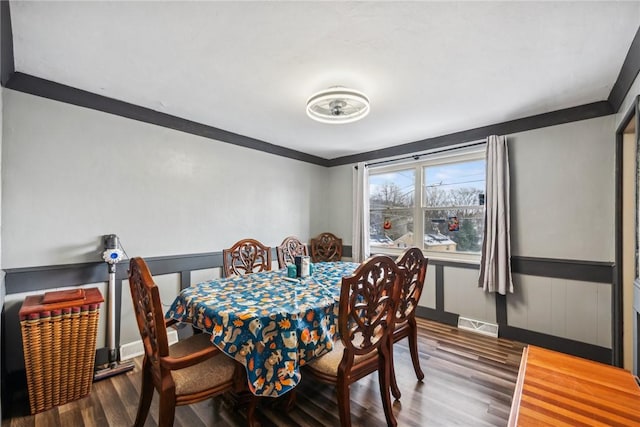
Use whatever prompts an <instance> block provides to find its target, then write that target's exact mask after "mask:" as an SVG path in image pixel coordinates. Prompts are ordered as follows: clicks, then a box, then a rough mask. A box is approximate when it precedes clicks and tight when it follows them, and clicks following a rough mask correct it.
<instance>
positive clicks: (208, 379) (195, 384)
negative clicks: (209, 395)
mask: <svg viewBox="0 0 640 427" xmlns="http://www.w3.org/2000/svg"><path fill="white" fill-rule="evenodd" d="M210 338H211V335H209V334H204V333H202V334H196V335H194V336H192V337H189V338H187V339H184V340H181V341H178V342H177V343H175V344H173V345H172V346H169V354H170V355H171V356H172V357H181V356H187V355H189V354H192V353H194V352H197V351H200V350H202V349H203V348H206V347H210V346H212V345H213V344H212V343H211V341H209V339H210ZM235 364H236V361H235V360H233V359H232V358H230V357H229V356H227V355H226V354H222V353H219V354H217V355H215V356H213V357H212V358H211V359H208V360H206V361H204V362H202V363H198V364H197V365H195V366H191V367H189V368H184V369H178V370H175V371H172V372H171V374H172V376H173V381H174V383H175V385H176V395H184V394H192V393H198V392H201V391H204V390H207V389H209V388H211V387H212V386H216V385H219V384H222V383H225V382H227V381H232V379H233V372H234V370H235Z"/></svg>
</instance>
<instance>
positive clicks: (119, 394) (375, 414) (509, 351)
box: [2, 320, 524, 427]
mask: <svg viewBox="0 0 640 427" xmlns="http://www.w3.org/2000/svg"><path fill="white" fill-rule="evenodd" d="M418 324H419V338H418V339H419V344H418V346H419V350H420V363H421V366H422V370H423V371H424V373H425V379H424V381H423V382H422V383H420V382H418V381H417V380H416V377H415V373H414V371H413V365H412V364H411V357H410V356H409V349H408V346H407V341H406V340H403V341H400V342H398V343H396V345H395V347H394V357H395V362H396V374H397V377H398V385H399V387H400V390H401V391H402V398H401V399H400V401H397V402H395V403H394V413H395V416H396V418H397V420H398V425H399V426H409V427H425V426H447V427H449V426H456V425H458V426H474V427H475V426H506V425H507V420H508V418H509V410H510V407H511V398H512V396H513V391H514V388H515V383H516V378H517V375H518V367H519V364H520V356H521V354H522V349H523V347H524V344H522V343H518V342H513V341H509V340H504V339H496V338H491V337H486V336H483V335H479V334H476V333H471V332H467V331H464V330H458V329H457V328H455V327H452V326H448V325H443V324H440V323H436V322H431V321H426V320H419V323H418ZM139 368H140V359H138V360H136V369H134V370H133V371H131V372H129V373H127V374H121V375H118V376H115V377H112V378H109V379H105V380H102V381H98V382H96V383H94V384H93V388H92V391H91V393H90V394H89V395H88V396H87V397H85V398H83V399H80V400H78V401H75V402H71V403H68V404H66V405H63V406H60V407H57V408H54V409H51V410H49V411H46V412H44V413H41V414H37V415H35V416H31V415H25V414H28V403H27V402H25V404H24V407H21V406H22V405H12V406H11V407H10V408H5V407H3V408H2V412H3V415H5V416H9V417H10V418H8V419H5V420H3V421H2V427H34V426H35V427H66V426H87V427H106V426H109V427H122V426H131V425H133V421H134V419H135V414H136V409H137V404H138V396H139V390H140V374H139V372H140V369H139ZM297 390H298V393H297V404H296V407H295V408H294V409H293V410H292V411H290V412H288V413H287V412H286V411H285V410H284V409H283V406H282V405H280V404H279V403H280V402H278V399H264V400H263V401H262V402H261V403H260V405H259V407H258V411H257V419H258V421H259V422H260V423H261V425H262V426H264V427H270V426H305V427H320V426H337V425H339V420H338V415H337V413H338V411H337V403H336V393H335V389H334V388H333V387H331V386H329V385H325V384H320V383H315V382H313V381H311V380H307V381H304V379H303V381H302V383H301V384H300V385H299V386H298V387H297ZM351 411H352V413H351V420H352V423H353V425H354V426H367V427H376V426H384V425H385V424H386V423H385V420H384V412H383V409H382V402H381V400H380V395H379V389H378V378H377V375H376V374H373V375H369V376H368V377H366V378H364V379H362V380H361V381H359V382H358V383H355V384H353V385H352V386H351ZM157 416H158V399H157V394H156V395H155V397H154V399H153V403H152V406H151V411H150V414H149V417H148V419H147V422H146V424H145V427H146V426H157V421H158V420H157ZM174 425H175V426H176V427H198V426H245V425H246V414H245V412H244V410H243V409H236V408H235V407H234V406H233V405H232V404H231V402H230V400H229V399H228V398H226V397H224V396H222V397H218V398H215V399H210V400H207V401H204V402H201V403H198V404H195V405H191V406H181V407H178V408H177V409H176V419H175V423H174Z"/></svg>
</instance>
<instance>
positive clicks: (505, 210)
mask: <svg viewBox="0 0 640 427" xmlns="http://www.w3.org/2000/svg"><path fill="white" fill-rule="evenodd" d="M486 178H487V179H486V185H487V192H486V200H485V213H484V240H483V243H482V259H481V261H480V278H479V279H478V286H482V288H483V289H484V290H485V291H487V292H498V293H500V294H502V295H506V293H507V291H509V292H513V279H512V276H511V243H510V240H511V234H510V228H511V221H510V205H509V151H508V149H507V138H506V137H504V136H497V135H491V136H489V137H488V138H487V177H486Z"/></svg>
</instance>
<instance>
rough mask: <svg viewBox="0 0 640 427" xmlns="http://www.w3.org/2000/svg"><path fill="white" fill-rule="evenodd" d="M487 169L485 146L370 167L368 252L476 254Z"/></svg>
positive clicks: (470, 255)
mask: <svg viewBox="0 0 640 427" xmlns="http://www.w3.org/2000/svg"><path fill="white" fill-rule="evenodd" d="M485 170H486V162H485V158H484V145H482V146H481V147H473V149H461V150H456V151H455V152H453V153H452V152H448V153H441V154H439V155H433V156H429V157H427V158H424V159H423V160H419V161H415V162H412V163H411V164H409V165H407V164H404V165H391V166H381V167H375V166H372V167H370V169H369V209H370V245H371V252H372V253H380V252H391V253H393V252H397V251H398V250H404V248H406V247H410V246H418V247H420V248H422V249H423V250H424V251H425V252H432V253H433V254H432V256H434V257H437V256H445V257H451V255H448V256H446V253H448V254H453V255H452V256H453V257H455V258H476V257H478V256H479V254H480V250H481V249H482V237H483V232H484V195H485Z"/></svg>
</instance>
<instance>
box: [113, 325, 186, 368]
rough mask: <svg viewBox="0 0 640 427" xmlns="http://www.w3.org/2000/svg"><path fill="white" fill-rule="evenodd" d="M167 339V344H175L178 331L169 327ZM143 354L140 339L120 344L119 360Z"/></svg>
mask: <svg viewBox="0 0 640 427" xmlns="http://www.w3.org/2000/svg"><path fill="white" fill-rule="evenodd" d="M167 339H168V340H169V345H171V344H175V343H177V342H178V331H176V330H175V329H173V328H172V329H170V330H168V331H167ZM143 354H144V346H143V345H142V340H138V341H134V342H130V343H127V344H124V345H122V346H120V360H121V361H124V360H129V359H133V358H134V357H138V356H142V355H143Z"/></svg>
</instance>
